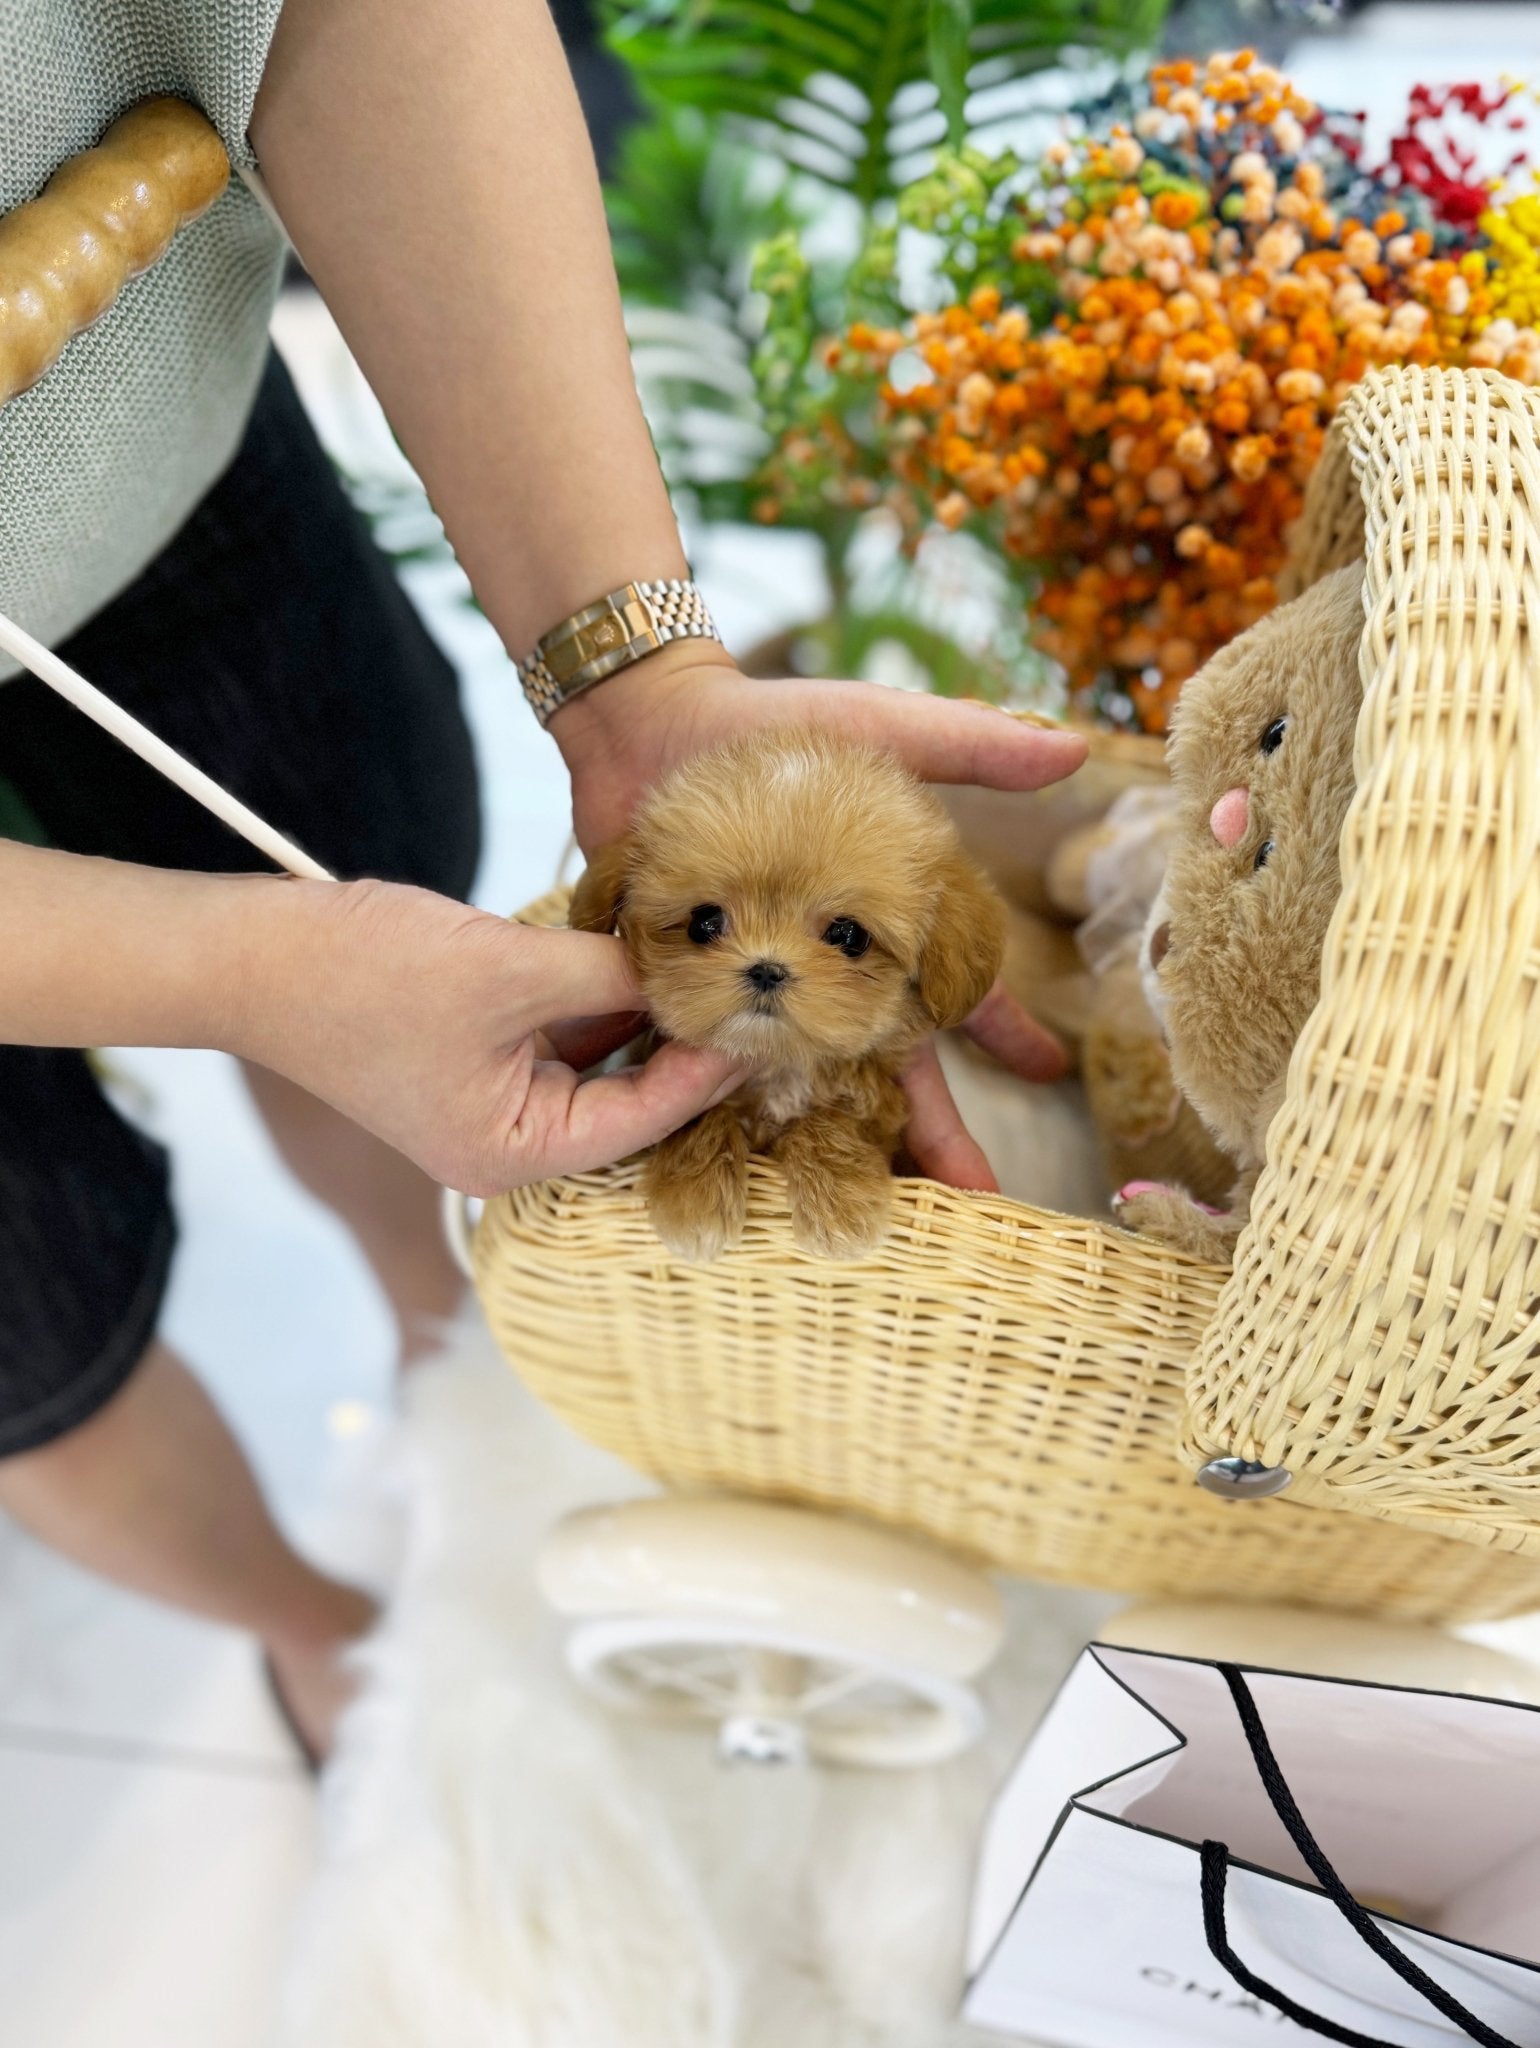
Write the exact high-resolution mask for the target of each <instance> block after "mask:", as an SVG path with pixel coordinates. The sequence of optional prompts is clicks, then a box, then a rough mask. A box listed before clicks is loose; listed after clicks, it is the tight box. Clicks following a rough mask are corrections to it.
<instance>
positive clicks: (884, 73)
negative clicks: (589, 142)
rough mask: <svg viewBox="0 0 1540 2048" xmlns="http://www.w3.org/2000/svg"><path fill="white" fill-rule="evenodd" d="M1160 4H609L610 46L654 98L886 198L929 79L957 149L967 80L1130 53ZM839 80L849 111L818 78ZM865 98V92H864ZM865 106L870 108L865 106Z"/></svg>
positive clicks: (831, 180) (930, 0)
mask: <svg viewBox="0 0 1540 2048" xmlns="http://www.w3.org/2000/svg"><path fill="white" fill-rule="evenodd" d="M1164 12H1165V0H887V4H885V5H883V4H870V5H869V4H867V0H809V4H808V5H807V6H806V8H805V9H803V8H797V7H793V6H790V5H788V4H786V0H648V4H646V5H643V6H637V5H635V4H627V0H605V5H604V16H605V20H606V23H607V29H608V36H609V41H610V44H611V47H612V48H613V49H615V50H616V51H617V53H618V54H619V55H620V56H621V57H622V58H623V59H624V61H625V62H626V64H627V66H628V67H629V68H630V70H631V72H632V74H633V76H634V77H635V78H636V80H637V82H638V84H639V86H640V88H641V90H642V92H643V95H644V96H645V97H646V98H647V99H648V100H649V101H650V102H651V104H652V105H653V106H655V107H660V108H662V107H670V106H672V107H678V106H690V107H693V108H697V109H699V110H700V112H701V113H702V114H704V115H706V116H708V117H710V118H715V119H718V120H721V121H724V122H737V123H740V124H743V125H744V127H745V128H746V129H747V131H748V132H749V133H751V134H752V137H753V140H754V141H755V143H756V144H758V145H759V146H761V147H764V148H767V149H769V150H772V151H773V152H775V153H776V154H778V155H779V156H781V157H782V158H783V159H784V160H786V161H787V162H789V163H793V164H795V165H797V166H798V167H799V168H801V169H803V170H806V171H808V172H809V173H811V174H812V175H814V176H816V177H818V178H821V179H822V180H824V182H826V183H828V184H832V185H838V186H841V187H843V188H844V189H846V190H848V191H850V192H852V193H854V194H855V196H856V197H857V198H858V199H859V200H860V201H861V203H862V204H863V205H865V206H867V207H871V206H873V205H875V204H876V203H877V202H878V201H879V200H881V199H883V198H886V197H890V196H891V195H892V193H893V191H894V188H895V184H896V182H897V176H898V172H897V170H896V168H895V167H896V164H898V163H900V162H901V161H902V159H903V155H904V151H903V149H902V148H901V147H900V146H899V144H898V142H897V140H896V135H895V131H898V130H901V129H902V128H903V127H904V126H905V125H906V124H908V125H910V126H912V124H913V122H914V120H915V118H916V115H917V112H918V109H917V108H916V105H915V99H914V94H915V88H916V87H929V88H930V89H931V90H932V91H934V92H935V94H936V104H937V105H938V106H939V109H940V113H941V115H942V117H943V124H944V133H945V134H946V136H947V137H948V138H949V140H950V142H951V145H952V146H953V147H954V148H956V147H957V146H959V144H960V142H961V141H962V140H963V139H965V137H966V134H967V123H968V108H967V103H968V95H969V91H970V79H971V78H972V75H973V73H974V72H975V70H976V69H977V67H978V65H979V64H980V62H981V61H983V60H984V59H986V58H987V59H988V60H989V61H990V64H991V71H992V76H991V79H990V84H991V86H992V87H995V86H998V85H1000V84H1001V83H1008V82H1009V80H1010V78H1011V77H1012V76H1013V75H1019V76H1023V77H1024V76H1027V75H1029V74H1030V73H1031V72H1033V71H1036V70H1038V69H1040V68H1041V67H1042V65H1043V64H1044V63H1045V62H1047V61H1050V60H1051V59H1052V57H1054V56H1055V55H1057V54H1058V53H1059V52H1061V51H1062V50H1064V49H1065V48H1067V47H1070V46H1074V47H1078V48H1083V49H1093V50H1094V49H1102V50H1106V51H1107V52H1109V53H1110V54H1121V53H1124V52H1126V51H1128V50H1130V49H1133V48H1136V47H1138V46H1140V45H1141V44H1146V43H1148V42H1149V41H1151V40H1152V39H1153V36H1154V34H1155V31H1156V29H1157V28H1158V26H1159V23H1160V20H1161V18H1162V16H1163V15H1164ZM828 78H834V79H838V80H842V81H843V82H844V85H845V87H846V89H847V90H846V97H848V99H849V106H848V108H847V107H846V106H845V105H842V104H834V105H831V104H830V96H829V95H828V94H827V93H822V92H820V90H819V84H818V82H819V81H820V80H824V79H828ZM857 95H859V98H857V97H856V96H857ZM863 109H864V111H862V110H863Z"/></svg>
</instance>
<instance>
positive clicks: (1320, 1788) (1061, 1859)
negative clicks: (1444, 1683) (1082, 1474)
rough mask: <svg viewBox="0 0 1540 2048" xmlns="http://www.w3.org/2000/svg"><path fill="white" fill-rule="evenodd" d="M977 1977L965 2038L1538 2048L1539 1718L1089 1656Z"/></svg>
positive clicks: (985, 1911) (981, 1941)
mask: <svg viewBox="0 0 1540 2048" xmlns="http://www.w3.org/2000/svg"><path fill="white" fill-rule="evenodd" d="M1205 1844H1206V1845H1208V1846H1207V1847H1205ZM1226 1852H1228V1853H1226ZM1354 1901H1357V1902H1358V1904H1356V1905H1355V1904H1354ZM1364 1908H1371V1909H1372V1911H1366V1910H1364ZM1372 1944H1377V1945H1378V1948H1379V1949H1380V1950H1384V1951H1386V1952H1387V1953H1380V1952H1377V1948H1376V1946H1374V1945H1372ZM969 1974H970V1980H971V1981H970V1985H969V1991H968V1997H967V2003H966V2006H965V2016H966V2017H967V2018H968V2019H969V2020H970V2021H971V2022H972V2023H973V2024H974V2025H976V2026H980V2027H987V2028H992V2029H996V2030H998V2031H999V2032H1001V2033H1005V2034H1009V2035H1014V2036H1016V2037H1018V2038H1022V2039H1026V2040H1029V2041H1034V2042H1038V2041H1042V2042H1053V2043H1063V2044H1065V2048H1168V2044H1181V2048H1208V2044H1214V2048H1239V2044H1242V2043H1260V2042H1266V2041H1269V2040H1280V2041H1289V2040H1294V2041H1298V2042H1300V2044H1301V2048H1304V2044H1305V2043H1306V2042H1307V2041H1308V2040H1310V2039H1311V2038H1314V2037H1317V2036H1319V2035H1322V2034H1324V2035H1325V2037H1326V2038H1328V2039H1331V2040H1336V2041H1341V2042H1345V2043H1348V2044H1352V2048H1362V2044H1366V2043H1368V2044H1374V2048H1384V2044H1389V2048H1454V2044H1460V2043H1464V2042H1466V2041H1470V2040H1475V2041H1480V2042H1483V2043H1485V2044H1487V2048H1501V2044H1508V2048H1540V1708H1535V1707H1529V1706H1516V1705H1512V1704H1508V1703H1505V1702H1501V1701H1496V1700H1486V1699H1471V1698H1466V1697H1464V1696H1462V1695H1460V1694H1455V1693H1440V1692H1418V1691H1412V1690H1408V1689H1404V1688H1400V1687H1391V1686H1381V1685H1369V1684H1363V1683H1355V1682H1352V1681H1349V1680H1340V1679H1325V1678H1314V1677H1309V1676H1305V1675H1300V1674H1297V1673H1286V1672H1275V1671H1262V1670H1255V1669H1251V1668H1242V1667H1237V1666H1234V1665H1222V1664H1214V1663H1205V1662H1200V1661H1197V1660H1194V1659H1190V1658H1184V1657H1170V1656H1161V1655H1157V1654H1155V1653H1153V1652H1149V1651H1143V1650H1130V1649H1119V1648H1113V1647H1111V1646H1109V1645H1106V1644H1093V1645H1092V1646H1091V1648H1090V1649H1088V1650H1087V1651H1086V1652H1085V1653H1084V1654H1083V1655H1082V1657H1081V1658H1080V1660H1079V1662H1078V1663H1077V1664H1076V1665H1075V1668H1074V1670H1073V1671H1072V1672H1071V1673H1070V1676H1069V1678H1068V1679H1067V1680H1066V1682H1065V1684H1064V1686H1063V1687H1062V1688H1061V1690H1060V1692H1059V1695H1058V1697H1057V1698H1056V1700H1055V1701H1054V1703H1053V1705H1052V1707H1051V1708H1050V1709H1049V1711H1048V1715H1047V1717H1046V1719H1045V1720H1044V1722H1043V1724H1042V1726H1041V1728H1040V1729H1039V1730H1038V1732H1037V1734H1036V1736H1035V1737H1034V1738H1033V1740H1032V1742H1031V1744H1030V1745H1029V1747H1028V1749H1027V1752H1026V1754H1025V1756H1024V1757H1023V1758H1022V1760H1021V1762H1020V1764H1019V1765H1018V1766H1017V1768H1016V1771H1015V1773H1014V1774H1013V1776H1012V1777H1011V1779H1010V1780H1009V1782H1008V1783H1007V1785H1006V1787H1005V1789H1004V1791H1003V1792H1002V1794H1001V1795H1000V1798H999V1800H998V1801H997V1803H996V1806H995V1809H994V1812H993V1814H992V1815H991V1818H990V1822H989V1826H988V1829H987V1832H986V1835H985V1842H984V1853H983V1860H982V1864H981V1868H980V1872H979V1881H978V1889H977V1893H976V1897H975V1900H974V1913H973V1925H972V1930H971V1936H970V1956H969Z"/></svg>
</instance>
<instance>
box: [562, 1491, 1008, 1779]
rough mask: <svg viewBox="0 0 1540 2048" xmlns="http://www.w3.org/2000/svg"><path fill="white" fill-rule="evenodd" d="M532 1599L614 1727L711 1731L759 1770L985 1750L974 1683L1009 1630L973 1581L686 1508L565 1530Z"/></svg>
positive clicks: (914, 1561)
mask: <svg viewBox="0 0 1540 2048" xmlns="http://www.w3.org/2000/svg"><path fill="white" fill-rule="evenodd" d="M540 1582H541V1586H542V1588H543V1590H544V1592H545V1594H546V1597H547V1598H548V1599H549V1600H550V1602H551V1604H552V1606H553V1607H555V1608H556V1609H557V1611H558V1612H559V1613H562V1614H566V1615H569V1616H571V1617H572V1618H573V1619H574V1620H576V1621H577V1622H578V1626H577V1627H576V1628H575V1629H574V1630H573V1632H572V1635H571V1637H570V1638H569V1640H568V1646H567V1654H568V1660H569V1662H570V1664H571V1666H572V1669H573V1671H574V1673H575V1674H576V1676H577V1677H578V1679H579V1680H580V1682H581V1683H582V1684H584V1685H585V1686H586V1687H587V1688H588V1690H589V1691H590V1692H592V1693H594V1694H595V1695H596V1697H598V1698H600V1699H602V1700H603V1701H604V1702H605V1703H606V1704H607V1705H609V1706H611V1707H613V1708H615V1709H617V1710H618V1711H621V1712H625V1713H631V1714H649V1715H653V1716H655V1717H658V1718H661V1719H665V1720H672V1721H675V1722H681V1721H684V1722H689V1721H695V1722H701V1723H711V1724H715V1726H716V1727H717V1728H718V1730H719V1736H720V1740H721V1744H722V1748H723V1752H724V1754H726V1755H729V1756H732V1757H737V1758H749V1757H752V1758H756V1759H758V1760H761V1761H765V1762H771V1761H775V1762H779V1761H790V1760H794V1759H797V1758H800V1757H804V1756H806V1757H811V1758H813V1759H814V1760H816V1761H819V1762H824V1763H839V1764H860V1765H894V1766H905V1765H915V1764H925V1763H937V1762H940V1761H941V1760H942V1759H944V1758H946V1757H949V1756H954V1755H956V1753H957V1752H958V1751H959V1750H961V1749H965V1748H966V1747H967V1746H968V1744H969V1743H971V1742H973V1741H974V1740H976V1738H977V1737H978V1735H979V1734H980V1732H981V1731H982V1729H983V1726H984V1710H983V1706H982V1703H981V1702H980V1700H979V1697H978V1694H977V1693H976V1692H975V1691H974V1690H973V1688H972V1686H971V1685H970V1684H969V1683H968V1681H969V1680H970V1679H972V1678H974V1677H975V1676H976V1675H977V1674H978V1673H979V1672H980V1671H982V1670H983V1668H984V1667H985V1665H986V1664H988V1662H989V1661H990V1659H991V1658H992V1657H993V1656H994V1654H995V1651H996V1650H997V1649H998V1647H999V1644H1000V1639H1001V1635H1002V1633H1003V1630H1004V1618H1003V1611H1002V1608H1001V1604H1000V1599H999V1595H998V1594H997V1592H996V1591H995V1589H994V1587H993V1586H992V1585H991V1584H990V1582H989V1580H988V1579H986V1578H985V1577H983V1575H982V1574H981V1573H979V1572H976V1571H975V1570H973V1569H972V1567H971V1566H968V1565H965V1564H962V1563H960V1562H959V1561H958V1560H957V1559H955V1558H952V1557H948V1556H946V1555H945V1554H944V1553H943V1552H940V1551H938V1550H936V1549H935V1548H934V1547H933V1546H931V1545H930V1544H928V1543H923V1542H919V1541H917V1540H916V1539H915V1538H913V1537H909V1536H902V1535H899V1534H897V1533H895V1532H894V1531H891V1530H886V1529H878V1528H873V1527H871V1526H870V1525H868V1524H865V1523H860V1522H853V1521H847V1520H843V1519H841V1518H838V1517H836V1516H833V1515H824V1514H817V1513H813V1512H809V1511H808V1510H805V1509H801V1508H789V1507H780V1506H771V1505H768V1504H765V1503H762V1502H756V1501H742V1500H694V1499H683V1498H679V1497H677V1496H670V1497H665V1498H663V1499H654V1500H641V1501H631V1502H628V1503H626V1504H625V1505H624V1506H621V1507H616V1508H596V1509H588V1510H585V1511H584V1512H582V1513H580V1514H576V1515H570V1516H568V1517H567V1519H566V1520H565V1521H564V1522H562V1523H561V1524H559V1525H558V1527H557V1528H556V1529H555V1530H553V1531H552V1533H551V1535H550V1536H549V1537H548V1538H547V1540H546V1544H545V1546H544V1549H543V1550H542V1553H541V1558H540Z"/></svg>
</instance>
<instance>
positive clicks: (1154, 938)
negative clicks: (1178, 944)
mask: <svg viewBox="0 0 1540 2048" xmlns="http://www.w3.org/2000/svg"><path fill="white" fill-rule="evenodd" d="M1170 951H1171V926H1170V923H1169V921H1168V922H1167V923H1165V924H1158V925H1156V927H1155V929H1154V931H1152V932H1151V933H1150V965H1151V966H1152V967H1158V966H1159V965H1160V963H1161V961H1162V960H1164V959H1165V957H1166V955H1167V954H1168V953H1169V952H1170Z"/></svg>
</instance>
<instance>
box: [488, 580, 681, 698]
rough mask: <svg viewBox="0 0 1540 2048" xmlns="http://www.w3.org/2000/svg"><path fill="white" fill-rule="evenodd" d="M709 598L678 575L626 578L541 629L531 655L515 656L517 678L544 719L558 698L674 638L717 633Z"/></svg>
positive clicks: (679, 638) (653, 650) (585, 687)
mask: <svg viewBox="0 0 1540 2048" xmlns="http://www.w3.org/2000/svg"><path fill="white" fill-rule="evenodd" d="M716 638H717V629H716V627H715V626H714V625H713V624H712V619H711V614H710V612H709V611H708V610H707V609H706V600H705V599H704V598H703V597H702V596H701V594H700V592H699V591H698V590H697V589H696V587H695V585H694V584H693V583H690V582H686V581H685V579H684V578H683V577H677V576H676V577H671V578H669V580H668V581H666V582H661V583H625V584H622V585H621V587H620V589H619V590H612V591H611V592H610V593H609V595H608V596H607V597H601V598H600V599H599V600H598V602H597V603H596V604H590V605H585V606H584V607H583V609H582V610H581V611H580V612H574V613H573V614H572V616H571V618H570V619H563V620H562V622H561V624H560V625H559V626H553V627H552V628H551V630H550V632H549V633H545V634H542V635H541V637H540V639H539V640H538V641H537V642H536V644H535V650H534V652H533V653H532V654H530V655H528V656H526V658H525V659H524V660H523V661H520V662H517V663H515V667H516V668H517V669H518V672H519V682H520V683H521V685H522V686H523V690H524V694H525V696H526V697H527V698H528V699H529V702H530V706H531V709H532V710H533V711H534V714H535V716H536V717H537V718H538V719H539V721H540V723H541V724H542V725H549V724H550V722H551V719H552V717H553V716H554V715H555V713H556V712H558V711H559V710H560V709H561V707H562V705H563V704H565V703H567V702H569V701H570V699H572V698H573V697H575V696H577V695H578V693H579V691H581V690H586V689H588V688H590V687H591V685H592V684H594V683H601V682H603V680H604V678H605V677H606V676H612V675H614V674H615V672H616V670H617V669H622V668H629V667H630V665H631V663H632V662H633V661H640V660H641V659H642V657H643V656H644V655H647V654H652V653H654V652H655V651H656V650H657V649H658V648H660V647H666V646H667V645H668V643H669V642H670V641H671V640H689V639H702V640H715V639H716Z"/></svg>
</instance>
